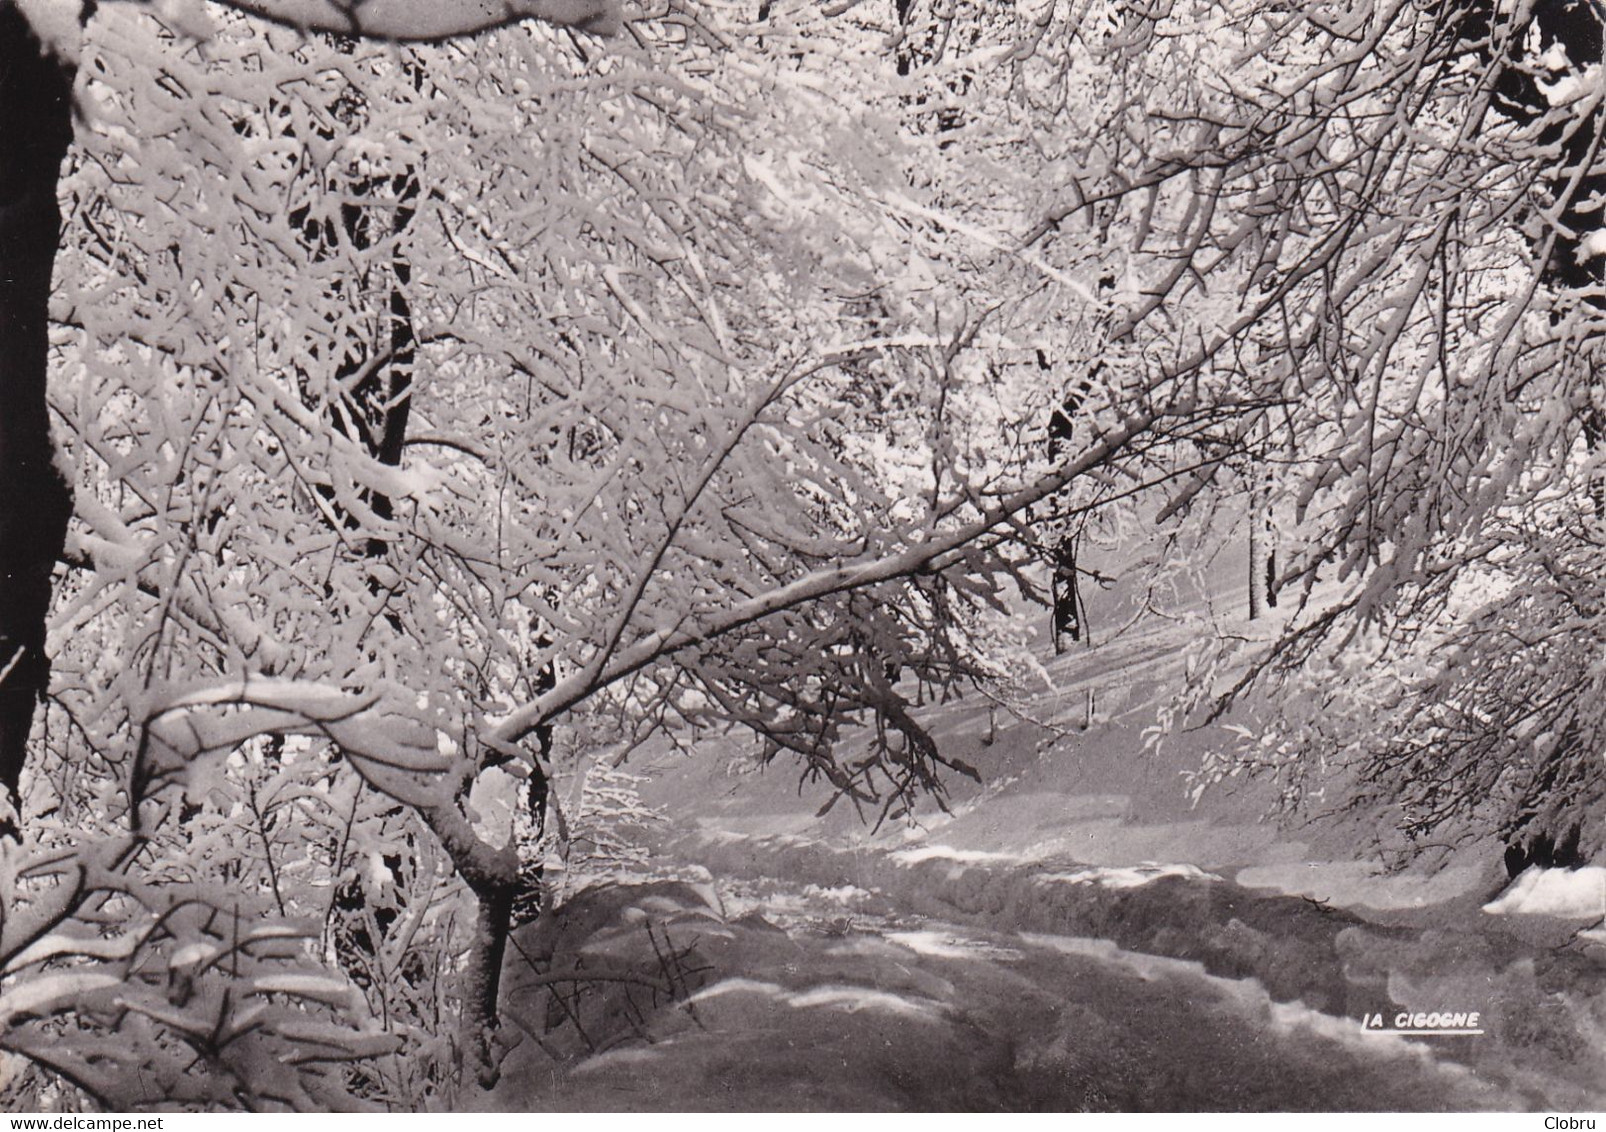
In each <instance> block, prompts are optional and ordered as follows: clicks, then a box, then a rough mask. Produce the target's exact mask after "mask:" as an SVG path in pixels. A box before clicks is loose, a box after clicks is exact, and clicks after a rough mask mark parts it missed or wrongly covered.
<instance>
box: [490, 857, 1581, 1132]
mask: <svg viewBox="0 0 1606 1132" xmlns="http://www.w3.org/2000/svg"><path fill="white" fill-rule="evenodd" d="M765 863H766V862H765V861H764V860H763V859H762V858H760V857H755V858H754V859H753V861H752V866H753V867H752V868H751V869H750V870H749V873H750V876H749V877H748V879H746V880H744V881H741V882H737V883H734V884H733V885H730V886H726V887H725V888H724V889H723V891H721V892H716V891H715V890H714V888H713V886H711V885H706V884H699V885H687V884H684V883H676V882H668V883H659V884H657V885H655V886H649V887H643V888H640V889H630V888H624V887H617V888H613V889H608V890H604V891H603V892H601V893H596V894H592V895H591V896H589V897H582V899H581V900H580V901H578V902H577V904H576V907H575V908H574V909H572V910H571V913H570V915H571V919H570V920H569V921H568V927H567V928H564V927H563V926H561V925H554V924H549V925H547V926H546V927H545V928H544V929H539V931H538V930H536V929H532V935H531V938H529V939H527V940H526V941H525V942H524V944H523V950H524V951H527V952H536V953H539V952H541V950H542V948H543V946H545V947H548V948H550V947H551V946H552V944H553V942H554V941H555V940H556V939H557V938H558V937H562V944H563V946H562V947H561V948H559V949H558V950H559V951H562V950H565V949H574V950H575V951H577V952H578V954H580V955H581V956H582V963H583V965H587V969H588V970H598V969H601V968H602V967H603V966H606V967H607V968H608V969H611V970H618V969H620V968H621V965H626V966H627V965H628V964H629V963H630V962H634V963H635V964H636V967H635V969H637V970H639V971H640V972H642V973H643V974H644V975H650V974H652V973H653V972H656V971H658V970H659V969H660V967H659V953H660V952H661V951H662V950H664V949H665V947H667V946H687V945H689V946H690V948H691V950H692V951H693V952H694V953H695V954H694V957H693V959H691V960H687V963H686V965H687V969H694V970H695V972H696V973H695V976H694V977H693V978H692V979H691V980H690V981H688V982H687V983H686V985H685V991H686V994H685V995H683V996H681V997H682V1001H679V1002H670V1001H668V999H667V998H666V999H664V1000H663V1001H661V1002H655V1003H654V1004H653V1007H652V1008H651V1009H646V1008H644V1007H643V1006H642V1004H641V1002H640V1001H639V998H638V999H637V1000H635V1002H634V1006H633V1008H632V1009H626V1008H625V1007H623V1006H621V1005H620V1002H619V996H618V994H617V993H615V996H614V999H613V1000H612V1005H611V1006H609V1005H608V1003H606V1002H603V1001H602V1000H601V999H600V998H599V999H598V1000H597V1001H595V1002H593V1003H592V1013H591V1014H586V1015H584V1016H583V1021H584V1024H585V1025H586V1026H587V1027H588V1036H587V1039H586V1040H585V1042H583V1043H580V1042H577V1041H575V1040H574V1039H573V1037H572V1035H570V1036H569V1037H568V1039H567V1040H568V1043H569V1044H568V1045H567V1046H565V1045H564V1044H563V1043H564V1041H565V1040H566V1039H565V1034H567V1033H568V1031H567V1029H566V1025H567V1015H566V1014H565V1015H554V1014H553V1013H552V1011H551V1010H550V1007H548V1008H547V1009H546V1011H545V1015H544V1016H545V1017H546V1018H547V1019H548V1020H549V1021H551V1020H552V1019H554V1018H556V1024H555V1027H554V1028H553V1029H552V1030H551V1031H550V1032H547V1033H545V1034H544V1036H543V1037H542V1041H541V1045H543V1046H545V1047H546V1048H545V1050H543V1049H542V1048H539V1047H538V1045H537V1043H536V1041H535V1040H534V1038H532V1039H531V1040H529V1041H527V1042H525V1043H524V1044H522V1045H521V1046H520V1047H519V1048H518V1049H516V1050H515V1051H514V1052H513V1054H512V1055H511V1056H510V1058H509V1060H508V1063H507V1065H506V1066H505V1073H504V1077H505V1081H506V1083H505V1084H504V1086H503V1087H502V1089H501V1090H499V1092H498V1094H497V1096H495V1097H493V1098H491V1101H490V1103H491V1104H492V1105H500V1106H502V1107H525V1106H533V1107H538V1108H551V1109H557V1110H563V1109H576V1108H580V1109H663V1108H668V1109H697V1110H702V1109H710V1108H712V1109H729V1110H752V1109H774V1108H780V1109H793V1108H801V1109H813V1110H884V1109H958V1110H975V1109H982V1110H1012V1109H1094V1110H1123V1111H1134V1110H1190V1109H1193V1110H1218V1109H1227V1110H1378V1109H1381V1110H1419V1109H1450V1110H1473V1109H1535V1108H1591V1107H1596V1106H1598V1105H1599V1104H1600V1103H1601V1096H1600V1094H1599V1093H1598V1092H1596V1091H1592V1089H1591V1083H1594V1082H1598V1081H1599V1079H1600V1074H1599V1066H1598V1065H1597V1066H1595V1067H1594V1068H1593V1070H1591V1068H1590V1067H1589V1066H1587V1065H1582V1064H1562V1063H1561V1062H1562V1059H1561V1058H1560V1057H1559V1056H1558V1055H1557V1053H1556V1052H1555V1051H1550V1050H1546V1049H1544V1048H1542V1047H1535V1048H1528V1047H1524V1046H1522V1045H1520V1044H1514V1043H1513V1042H1512V1041H1511V1038H1512V1034H1511V1033H1506V1032H1504V1031H1503V1032H1502V1033H1501V1034H1500V1035H1497V1036H1495V1037H1493V1038H1491V1039H1489V1040H1488V1041H1486V1042H1484V1043H1483V1044H1482V1045H1481V1046H1479V1047H1476V1048H1474V1047H1473V1046H1471V1045H1469V1044H1466V1043H1470V1042H1473V1041H1477V1040H1478V1039H1470V1038H1443V1039H1437V1040H1428V1039H1407V1038H1403V1037H1398V1036H1394V1035H1376V1034H1368V1033H1365V1032H1363V1030H1362V1028H1361V1026H1360V1025H1359V1024H1358V1022H1357V1021H1356V1020H1355V1019H1353V1018H1350V1017H1346V1016H1343V1015H1342V1013H1335V1012H1328V1011H1322V1010H1316V1009H1312V1008H1311V1007H1310V1006H1309V1005H1307V1004H1306V1003H1303V1002H1296V1001H1288V1000H1287V996H1285V995H1277V994H1273V993H1269V992H1268V990H1267V988H1266V985H1265V984H1264V983H1263V982H1262V981H1261V980H1260V979H1259V978H1258V977H1255V976H1252V975H1251V976H1242V977H1240V976H1234V975H1230V974H1221V973H1212V972H1211V971H1210V970H1209V969H1207V968H1208V967H1209V966H1210V964H1209V963H1207V962H1201V961H1197V960H1192V959H1187V958H1176V957H1167V956H1163V955H1155V954H1152V953H1149V952H1147V951H1145V950H1143V949H1141V948H1135V947H1125V946H1122V945H1120V944H1118V943H1116V942H1114V941H1113V940H1110V939H1107V938H1106V939H1101V938H1095V937H1092V936H1090V935H1087V934H1076V933H1066V932H1058V931H1047V930H1020V928H1019V926H1018V925H1019V924H1020V922H1021V921H1022V920H1023V919H1024V918H1026V917H1025V915H1024V909H1022V908H1020V907H1019V906H1018V904H1017V905H1008V904H1006V906H1005V909H1004V910H1001V911H997V912H993V913H988V914H986V915H985V916H974V917H972V916H967V917H962V918H959V919H954V920H944V919H937V918H928V917H926V916H923V915H921V914H919V913H917V912H914V911H912V910H911V909H910V908H909V907H908V906H907V905H906V904H905V903H904V902H903V901H902V900H900V899H899V898H898V896H897V894H888V893H886V892H884V891H883V892H879V893H878V892H872V891H869V890H867V889H863V888H860V887H858V886H846V885H843V886H834V887H829V888H827V887H820V886H811V885H803V884H798V883H796V882H786V881H779V880H775V879H773V878H770V877H766V876H763V875H762V866H763V865H764V864H765ZM769 863H773V862H769ZM915 871H917V872H918V867H917V868H916V870H915ZM1226 883H1227V882H1222V881H1209V880H1203V879H1201V878H1198V877H1193V876H1180V875H1176V876H1171V877H1166V878H1161V879H1159V880H1156V881H1154V882H1152V883H1151V884H1148V885H1134V886H1131V887H1128V888H1125V889H1118V888H1110V889H1108V890H1107V891H1108V892H1110V893H1117V892H1126V893H1139V892H1142V891H1144V890H1145V889H1154V890H1156V891H1159V892H1164V893H1166V894H1167V895H1168V896H1169V897H1176V896H1179V895H1181V894H1182V892H1183V890H1184V889H1185V888H1188V887H1192V888H1201V887H1205V888H1208V887H1209V886H1216V887H1219V886H1222V885H1225V884H1226ZM1255 899H1259V898H1254V897H1251V900H1255ZM1283 899H1284V900H1286V898H1283ZM1183 903H1184V904H1186V901H1183ZM1209 906H1210V905H1209V902H1206V904H1205V905H1196V906H1194V908H1193V912H1194V913H1196V914H1206V913H1207V912H1208V907H1209ZM1277 907H1278V908H1279V910H1280V911H1283V910H1286V909H1282V908H1281V906H1280V905H1278V906H1277ZM1307 907H1308V905H1307ZM1137 909H1138V906H1137V905H1127V906H1126V911H1127V916H1126V917H1125V918H1126V920H1127V921H1129V922H1130V923H1131V924H1132V925H1136V924H1138V923H1140V922H1142V920H1143V917H1142V916H1140V915H1138V914H1137ZM1238 911H1241V912H1244V913H1246V914H1247V915H1249V917H1250V918H1254V916H1255V909H1254V908H1252V907H1249V906H1244V907H1241V908H1239V909H1238ZM1310 915H1312V916H1317V917H1321V916H1324V915H1326V914H1324V913H1322V912H1320V911H1319V910H1315V909H1312V910H1311V912H1310ZM982 920H985V921H987V923H983V922H980V921H982ZM1228 922H1229V925H1230V924H1238V925H1242V926H1241V927H1239V928H1236V929H1229V930H1234V931H1240V932H1245V933H1247V932H1252V931H1254V930H1256V929H1251V928H1249V927H1248V925H1247V924H1245V923H1244V921H1242V920H1238V919H1236V918H1230V919H1229V921H1228ZM648 924H653V925H655V929H654V931H653V932H649V931H647V930H646V925H648ZM1115 926H1119V925H1118V924H1117V925H1115ZM1343 930H1344V929H1341V930H1340V931H1338V932H1334V933H1332V936H1333V937H1334V938H1336V937H1338V936H1340V935H1342V934H1343ZM540 931H544V932H545V933H546V936H547V939H546V943H545V944H544V945H543V944H542V943H541V942H539V941H538V940H537V939H536V938H535V936H536V935H538V934H539V932H540ZM1313 936H1314V933H1313V932H1312V931H1311V930H1310V929H1308V928H1307V929H1306V930H1304V931H1303V932H1301V931H1293V932H1291V933H1289V935H1288V936H1287V937H1286V939H1273V941H1272V942H1274V943H1276V944H1277V945H1279V946H1281V945H1283V944H1285V943H1286V944H1292V945H1308V944H1309V940H1310V939H1311V938H1313ZM649 938H650V939H651V940H652V941H653V942H652V943H651V944H649V942H648V941H649ZM1244 938H1245V939H1248V938H1250V937H1249V936H1248V935H1245V936H1244ZM1412 942H1414V941H1413V940H1411V939H1410V938H1409V937H1408V936H1407V935H1406V934H1404V933H1399V932H1396V933H1392V934H1391V933H1388V932H1384V933H1382V934H1381V935H1379V936H1378V937H1377V940H1376V943H1375V946H1376V947H1377V948H1379V949H1380V950H1379V951H1378V953H1377V955H1374V956H1372V957H1371V958H1374V959H1381V960H1382V962H1381V963H1380V965H1379V966H1378V969H1377V970H1376V971H1374V972H1373V974H1374V975H1376V976H1378V977H1380V978H1381V979H1382V980H1383V982H1384V983H1386V982H1387V980H1388V978H1389V977H1390V969H1389V962H1390V961H1393V962H1396V963H1398V962H1399V961H1400V955H1399V954H1396V953H1394V952H1391V951H1389V949H1390V948H1397V949H1405V950H1406V951H1408V950H1409V945H1410V944H1411V943H1412ZM1346 954H1347V957H1348V961H1349V962H1351V963H1352V964H1354V965H1355V966H1356V969H1357V970H1358V971H1359V970H1360V969H1361V968H1364V967H1365V965H1366V962H1367V958H1368V956H1367V954H1366V952H1365V950H1364V948H1363V947H1361V946H1360V945H1359V944H1358V943H1355V942H1353V941H1352V943H1351V945H1350V947H1349V951H1348V952H1347V953H1346ZM1460 958H1461V960H1462V961H1463V962H1465V961H1466V959H1467V957H1466V956H1465V955H1463V956H1461V957H1460ZM1407 967H1409V964H1402V965H1401V968H1400V969H1401V970H1404V969H1405V968H1407ZM528 970H534V968H533V967H531V968H528ZM524 977H526V969H525V968H521V967H520V965H519V964H518V963H515V964H514V966H513V968H512V969H511V970H510V978H509V985H510V993H511V994H512V996H513V1001H515V1002H517V1003H519V1004H520V1008H521V1009H524V1010H525V1011H526V1013H525V1021H524V1025H525V1026H526V1028H527V1029H529V1030H530V1031H531V1032H532V1033H533V1032H534V1031H535V1030H536V1028H537V1025H536V1024H535V1023H534V1022H532V1021H531V1018H532V1017H534V1016H535V1015H536V1014H537V1013H538V1012H537V1010H536V1007H535V1005H534V999H535V998H536V997H538V996H539V995H540V994H541V993H543V992H545V991H546V990H548V989H549V988H548V987H547V985H546V984H544V983H542V982H541V981H540V980H539V979H537V980H533V981H530V982H526V983H523V984H521V982H520V979H521V978H524ZM1385 991H1386V988H1385ZM1377 1005H1380V1004H1377ZM1446 1043H1462V1044H1459V1045H1456V1044H1446Z"/></svg>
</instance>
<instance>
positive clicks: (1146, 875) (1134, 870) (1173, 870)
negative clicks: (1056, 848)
mask: <svg viewBox="0 0 1606 1132" xmlns="http://www.w3.org/2000/svg"><path fill="white" fill-rule="evenodd" d="M1161 877H1187V878H1189V879H1190V880H1220V879H1221V878H1220V877H1218V876H1217V875H1216V874H1215V873H1207V872H1205V871H1204V870H1203V869H1201V868H1199V867H1198V866H1197V865H1156V864H1153V863H1152V862H1149V861H1145V862H1144V863H1143V864H1141V865H1124V866H1111V867H1106V868H1087V869H1077V870H1076V871H1075V872H1069V873H1045V874H1043V875H1042V876H1040V877H1038V878H1037V880H1038V882H1039V883H1044V884H1096V885H1098V886H1099V887H1100V888H1139V887H1141V886H1143V885H1145V884H1148V883H1150V882H1151V881H1157V880H1159V879H1160V878H1161Z"/></svg>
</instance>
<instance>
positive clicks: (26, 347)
mask: <svg viewBox="0 0 1606 1132" xmlns="http://www.w3.org/2000/svg"><path fill="white" fill-rule="evenodd" d="M72 80H73V74H72V71H71V70H70V69H68V68H67V67H65V66H63V65H62V64H60V63H59V62H58V61H57V60H55V59H54V58H51V57H49V56H47V55H45V54H44V52H43V50H42V48H41V46H40V43H39V40H38V39H37V38H36V37H35V35H34V33H33V29H32V28H31V27H30V26H29V24H28V21H27V19H26V18H25V17H24V16H23V15H22V13H21V12H20V11H19V10H18V9H17V7H16V5H14V4H10V3H6V4H0V787H3V788H4V790H5V792H6V794H8V795H9V800H10V801H11V802H12V803H16V802H17V800H18V782H19V780H20V779H21V776H22V768H23V764H24V763H25V761H26V759H27V751H28V733H29V731H30V730H31V728H32V725H33V715H34V709H35V706H36V704H37V703H38V701H39V699H40V698H41V697H42V696H43V695H44V693H45V690H46V688H47V686H48V685H49V682H50V662H49V658H48V657H47V656H46V655H45V624H46V620H47V617H48V615H49V611H50V577H51V571H52V570H53V569H54V567H55V563H56V558H57V556H58V555H59V554H60V553H61V549H62V544H63V542H64V541H65V539H66V535H67V521H68V519H70V518H71V516H72V493H71V491H70V490H69V489H68V487H67V484H66V483H65V482H64V481H63V479H62V477H61V475H60V474H59V473H58V472H57V471H56V468H55V465H54V463H53V450H52V448H51V443H50V416H49V410H48V408H47V404H46V399H45V389H46V375H47V372H48V360H49V338H48V333H49V322H48V310H49V304H50V277H51V272H52V270H53V269H54V267H55V262H56V245H57V243H58V241H59V239H60V235H61V211H60V208H59V206H58V205H57V203H56V183H57V181H58V179H59V178H60V174H61V163H62V159H63V158H64V157H65V156H66V153H67V147H68V145H69V144H70V143H71V142H72V133H73V121H72ZM0 830H3V831H6V832H10V833H12V834H13V835H15V833H16V829H15V826H14V825H12V823H11V822H10V821H9V820H8V819H5V818H3V817H0Z"/></svg>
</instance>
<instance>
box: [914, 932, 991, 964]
mask: <svg viewBox="0 0 1606 1132" xmlns="http://www.w3.org/2000/svg"><path fill="white" fill-rule="evenodd" d="M886 938H887V939H888V940H889V941H890V942H892V943H897V944H901V945H903V946H904V947H907V948H908V949H909V950H910V951H914V952H917V953H919V954H921V955H935V956H936V957H937V958H939V959H1006V960H1007V959H1019V958H1020V952H1019V951H1016V950H1015V949H1014V948H1010V947H997V946H995V945H993V944H990V943H984V942H982V941H981V940H976V939H962V938H960V937H959V936H954V935H950V934H948V933H946V932H888V933H887V936H886Z"/></svg>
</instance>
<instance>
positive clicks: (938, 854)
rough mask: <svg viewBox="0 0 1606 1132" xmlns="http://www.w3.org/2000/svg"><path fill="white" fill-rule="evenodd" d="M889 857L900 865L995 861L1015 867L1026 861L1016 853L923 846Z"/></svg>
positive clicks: (899, 851)
mask: <svg viewBox="0 0 1606 1132" xmlns="http://www.w3.org/2000/svg"><path fill="white" fill-rule="evenodd" d="M887 855H888V856H889V857H891V858H892V859H893V860H894V861H896V862H898V864H900V865H918V864H919V863H920V862H921V861H957V862H959V863H960V864H966V865H972V864H980V863H982V862H984V861H994V862H1003V863H1006V864H1012V865H1014V864H1019V863H1021V862H1022V861H1024V860H1025V858H1024V857H1021V856H1019V855H1018V854H1015V853H990V852H988V851H986V850H984V849H954V848H952V847H950V846H947V845H922V846H920V847H919V848H918V849H897V850H894V851H893V852H891V853H889V854H887Z"/></svg>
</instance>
